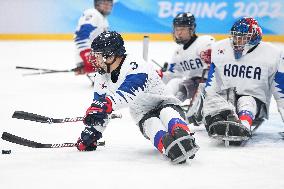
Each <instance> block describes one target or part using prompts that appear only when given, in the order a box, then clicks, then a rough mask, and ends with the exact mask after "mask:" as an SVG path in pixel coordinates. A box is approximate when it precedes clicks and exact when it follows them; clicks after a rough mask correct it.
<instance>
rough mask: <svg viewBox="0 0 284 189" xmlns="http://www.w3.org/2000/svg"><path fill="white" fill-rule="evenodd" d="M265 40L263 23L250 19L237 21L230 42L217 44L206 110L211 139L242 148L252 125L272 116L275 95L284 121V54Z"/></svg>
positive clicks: (213, 53)
mask: <svg viewBox="0 0 284 189" xmlns="http://www.w3.org/2000/svg"><path fill="white" fill-rule="evenodd" d="M261 40H262V31H261V28H260V26H259V25H258V23H257V21H256V20H255V19H253V18H246V17H244V18H241V19H240V20H238V21H236V22H235V23H234V25H233V26H232V28H231V37H230V38H229V39H224V40H221V41H219V42H217V43H216V44H214V45H213V46H212V56H211V58H212V63H211V67H210V71H209V76H208V80H207V86H206V98H205V102H204V108H203V111H204V116H205V120H206V128H207V131H208V132H209V135H210V136H221V138H222V136H224V137H225V138H227V139H228V140H233V141H238V140H239V141H238V142H236V143H237V144H241V142H240V141H242V140H244V139H248V137H250V136H251V134H252V133H251V130H252V125H257V124H259V120H262V118H268V110H269V104H270V100H271V96H272V94H273V96H274V98H275V100H276V102H277V105H278V111H279V112H280V114H281V116H282V119H283V121H284V54H283V51H281V50H280V49H278V48H276V47H275V46H274V45H272V44H271V43H268V42H262V41H261ZM226 121H228V122H227V123H226ZM223 139H224V138H223ZM234 143H235V142H234Z"/></svg>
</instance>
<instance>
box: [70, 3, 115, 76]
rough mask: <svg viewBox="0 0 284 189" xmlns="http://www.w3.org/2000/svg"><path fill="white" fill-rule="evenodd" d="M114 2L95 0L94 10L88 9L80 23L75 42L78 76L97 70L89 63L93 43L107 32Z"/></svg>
mask: <svg viewBox="0 0 284 189" xmlns="http://www.w3.org/2000/svg"><path fill="white" fill-rule="evenodd" d="M112 6H113V0H94V8H92V9H87V10H85V11H84V13H83V15H82V16H81V18H80V19H79V21H78V25H77V29H76V32H75V36H74V41H75V44H76V47H77V50H78V58H77V59H78V64H77V69H76V72H75V73H76V74H88V73H91V72H94V71H95V69H94V68H93V67H92V65H91V63H90V62H89V58H88V56H89V53H90V51H91V43H92V41H93V39H94V38H95V37H97V36H98V35H99V34H100V33H102V32H104V31H107V30H108V28H109V23H108V20H107V16H108V15H109V14H110V13H111V10H112Z"/></svg>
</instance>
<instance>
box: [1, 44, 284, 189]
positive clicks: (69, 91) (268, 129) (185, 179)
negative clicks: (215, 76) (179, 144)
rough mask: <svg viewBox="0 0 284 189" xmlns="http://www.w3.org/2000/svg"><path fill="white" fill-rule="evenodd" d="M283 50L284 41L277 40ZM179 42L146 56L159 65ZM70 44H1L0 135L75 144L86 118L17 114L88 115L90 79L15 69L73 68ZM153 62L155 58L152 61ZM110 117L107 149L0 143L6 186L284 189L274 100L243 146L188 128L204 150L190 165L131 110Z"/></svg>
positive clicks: (138, 47) (283, 145) (136, 47)
mask: <svg viewBox="0 0 284 189" xmlns="http://www.w3.org/2000/svg"><path fill="white" fill-rule="evenodd" d="M277 45H278V46H280V48H284V45H282V44H277ZM126 47H127V50H128V51H129V53H132V54H133V53H134V54H137V56H142V42H140V41H137V42H127V43H126ZM174 48H175V45H174V44H173V43H171V42H150V49H149V60H151V59H154V60H156V61H158V62H159V63H160V64H162V63H163V62H164V61H166V60H168V59H169V58H170V56H171V54H172V51H173V49H174ZM74 51H75V48H74V46H73V43H72V42H62V41H37V42H31V41H20V42H19V41H1V42H0V83H1V85H0V86H1V89H0V120H1V124H0V125H1V126H0V132H1V133H2V132H3V131H7V132H10V133H13V134H15V135H19V136H22V137H26V138H28V139H31V140H35V141H38V142H42V143H63V142H76V140H77V138H78V136H79V134H80V132H81V130H82V129H83V125H82V124H81V123H65V124H51V125H48V124H42V123H35V122H30V121H24V120H17V119H12V118H11V116H12V114H13V112H14V111H15V110H24V111H28V112H33V113H38V114H42V115H46V116H51V117H54V118H62V117H76V116H82V115H84V112H85V110H86V108H87V107H88V106H89V104H90V102H91V99H92V87H91V86H90V82H89V81H88V79H87V77H86V76H75V75H74V74H73V73H60V74H49V75H38V76H26V77H23V76H22V75H21V74H22V73H27V72H30V71H23V70H16V69H15V66H33V67H42V68H53V69H70V68H73V67H74V66H75V62H74ZM149 64H151V61H149ZM120 112H121V113H122V114H123V118H122V119H116V120H112V121H111V123H110V124H109V126H108V128H107V130H106V131H105V133H104V137H103V140H105V141H106V146H105V147H100V148H98V150H97V151H95V152H78V151H77V150H76V149H75V148H62V149H33V148H28V147H24V146H19V145H14V144H11V143H8V142H6V141H2V140H0V149H5V150H7V149H11V150H12V153H11V154H10V155H2V154H1V155H0V188H1V189H19V188H29V189H39V188H40V189H52V188H54V189H55V188H66V189H73V188H74V189H75V188H76V189H81V188H94V189H104V188H124V189H127V188H129V189H130V188H135V189H136V188H137V189H140V188H141V189H142V188H143V189H145V188H161V189H167V188H169V189H178V188H190V189H196V188H206V189H207V188H218V189H223V188H224V189H229V188H230V189H232V188H236V189H254V188H257V189H262V188H265V189H281V188H284V178H283V177H284V140H282V139H281V138H280V136H279V135H278V134H277V133H278V132H280V131H283V130H284V129H283V126H284V123H282V121H281V118H280V116H279V114H278V112H277V108H276V104H275V101H272V105H271V115H270V120H269V121H266V122H265V123H264V124H263V125H262V126H261V128H259V130H258V131H257V135H256V136H255V137H254V138H253V139H252V140H251V141H249V142H248V143H247V145H246V146H245V147H230V148H225V147H224V145H223V144H222V143H219V142H216V141H213V140H210V139H209V138H208V136H207V134H206V132H205V129H204V127H194V128H191V129H192V131H194V132H195V137H196V140H197V143H198V144H199V145H200V150H199V152H198V153H197V155H196V158H195V159H193V160H192V161H190V162H189V163H187V164H185V165H172V164H171V163H169V162H168V161H167V160H166V158H164V157H162V156H161V155H160V154H159V153H158V151H157V150H155V149H154V147H153V146H152V144H151V143H150V141H147V140H145V139H144V137H143V136H142V135H141V134H140V131H139V129H138V128H137V126H136V125H135V124H134V122H133V121H132V120H131V118H130V116H129V114H128V110H127V109H124V110H121V111H120Z"/></svg>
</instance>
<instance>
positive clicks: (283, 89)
mask: <svg viewBox="0 0 284 189" xmlns="http://www.w3.org/2000/svg"><path fill="white" fill-rule="evenodd" d="M272 93H273V96H274V98H275V100H276V103H277V107H278V111H279V113H280V114H281V117H282V120H283V122H284V53H283V52H282V55H281V58H280V61H279V64H278V68H277V70H276V72H275V75H274V79H273V82H272Z"/></svg>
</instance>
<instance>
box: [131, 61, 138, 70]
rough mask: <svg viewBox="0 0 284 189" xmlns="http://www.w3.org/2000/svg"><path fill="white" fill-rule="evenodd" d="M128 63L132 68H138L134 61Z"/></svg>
mask: <svg viewBox="0 0 284 189" xmlns="http://www.w3.org/2000/svg"><path fill="white" fill-rule="evenodd" d="M130 65H131V66H132V70H136V69H137V68H138V64H137V63H136V62H130Z"/></svg>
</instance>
